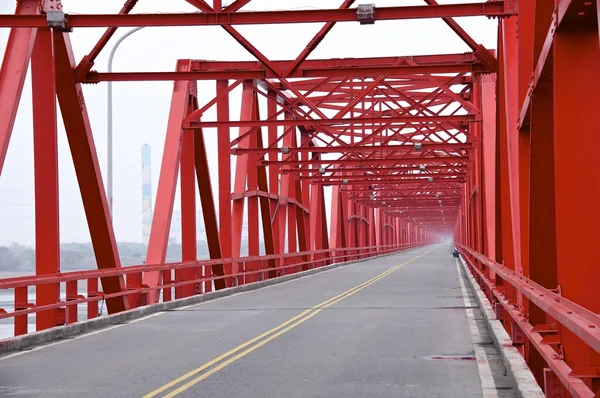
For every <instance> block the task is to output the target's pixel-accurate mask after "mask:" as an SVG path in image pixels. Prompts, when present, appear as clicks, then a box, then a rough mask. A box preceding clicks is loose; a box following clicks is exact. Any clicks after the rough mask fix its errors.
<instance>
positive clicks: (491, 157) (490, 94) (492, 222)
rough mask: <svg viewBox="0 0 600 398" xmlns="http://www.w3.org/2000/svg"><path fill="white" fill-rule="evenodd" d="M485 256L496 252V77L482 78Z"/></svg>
mask: <svg viewBox="0 0 600 398" xmlns="http://www.w3.org/2000/svg"><path fill="white" fill-rule="evenodd" d="M481 79H482V82H481V112H482V114H483V123H482V137H481V139H482V176H483V224H484V228H485V231H484V242H483V250H484V254H485V255H486V256H488V257H490V258H493V257H494V255H495V251H496V246H495V244H496V215H495V213H496V75H494V74H489V75H482V76H481Z"/></svg>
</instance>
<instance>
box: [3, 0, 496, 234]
mask: <svg viewBox="0 0 600 398" xmlns="http://www.w3.org/2000/svg"><path fill="white" fill-rule="evenodd" d="M472 1H475V0H471V1H469V0H467V1H441V0H440V1H438V2H439V3H443V4H445V3H461V2H463V3H464V2H472ZM209 2H210V1H209ZM229 2H230V1H229V0H224V4H229ZM341 2H342V1H341V0H287V1H285V2H284V1H281V0H253V1H252V2H251V3H250V4H248V5H247V6H246V7H245V8H244V9H243V10H281V9H317V8H337V7H338V6H339V4H341ZM357 3H362V2H361V1H359V2H357ZM369 3H374V4H375V5H376V7H385V6H398V5H402V6H404V5H407V6H408V5H423V4H425V3H424V1H420V0H387V1H383V0H371V1H369ZM62 4H63V9H64V11H65V12H68V13H71V14H75V13H78V14H92V13H94V14H95V13H115V12H117V11H118V10H119V9H120V8H121V6H122V4H123V1H122V0H104V1H101V2H90V1H81V0H62ZM282 4H285V6H283V5H282ZM13 7H14V1H1V2H0V13H12V12H13ZM194 10H195V9H194V8H193V7H191V6H189V5H188V4H187V3H186V2H185V1H184V0H169V1H166V0H139V2H138V5H137V6H136V7H135V8H134V10H133V12H134V13H162V12H190V11H194ZM456 20H457V21H458V22H459V23H460V24H461V26H462V27H463V28H464V29H465V30H466V31H467V32H468V33H469V34H471V36H472V37H474V38H475V40H476V41H478V42H479V43H481V44H483V45H484V46H486V47H487V48H488V49H492V48H495V47H496V23H497V21H496V20H494V19H487V18H484V17H475V18H457V19H456ZM321 26H322V25H321V24H294V25H273V26H256V25H252V26H240V27H238V30H239V31H240V32H241V33H242V34H243V35H244V36H245V37H246V38H247V39H248V40H250V41H251V42H252V43H253V44H254V45H255V47H257V48H258V49H259V50H260V51H261V52H262V53H263V54H265V55H266V56H267V57H268V58H269V59H271V60H278V59H294V58H296V56H297V55H298V53H300V51H301V50H302V49H303V48H304V46H305V45H306V44H307V43H308V42H309V41H310V39H311V38H312V37H313V36H314V34H315V33H316V32H317V31H318V30H319V29H320V27H321ZM128 30H129V28H121V29H119V30H118V31H117V33H116V35H115V36H114V37H113V39H111V41H110V42H109V44H108V46H107V47H106V48H105V50H104V51H103V52H102V53H101V54H100V56H99V57H98V59H97V60H96V65H95V67H94V69H96V70H98V71H106V70H107V60H108V54H109V52H110V49H111V48H112V46H113V45H114V43H115V42H116V41H117V40H118V38H119V37H121V35H123V34H125V33H126V32H127V31H128ZM103 31H104V29H96V28H81V29H76V30H74V32H73V33H71V41H72V43H73V47H74V52H75V56H76V58H77V60H78V61H79V60H80V59H81V58H82V57H83V56H84V55H86V54H87V53H88V52H89V51H90V50H91V48H92V47H93V46H94V44H95V43H96V42H97V40H98V39H99V37H100V36H101V34H102V33H103ZM8 34H9V31H8V29H3V28H0V59H1V58H3V56H4V48H5V46H6V42H7V39H8ZM467 51H469V48H468V47H467V46H466V45H465V44H464V43H463V42H462V41H461V40H460V38H458V36H456V35H455V34H454V32H452V31H451V30H450V28H448V27H447V26H446V25H445V23H444V22H443V21H442V20H433V19H428V20H403V21H378V22H376V23H375V24H374V25H362V26H361V25H359V24H358V23H356V22H348V23H338V24H337V25H336V26H335V27H334V28H333V30H332V31H331V32H330V33H329V35H328V36H327V37H326V38H325V40H324V41H323V42H322V43H321V44H320V45H319V47H317V49H316V50H315V51H314V52H313V53H312V54H311V56H310V57H309V59H322V58H334V57H374V56H403V55H421V54H442V53H460V52H467ZM182 58H185V59H190V58H191V59H209V60H254V58H253V57H252V56H251V55H250V54H248V53H247V52H246V51H245V50H244V49H243V48H242V47H241V46H240V45H239V44H238V43H237V42H235V41H234V40H233V39H232V38H231V37H230V36H229V35H228V34H227V33H226V32H225V31H224V30H223V29H222V28H221V27H185V28H178V27H175V28H171V27H169V28H162V27H159V28H144V29H142V30H140V31H139V32H136V33H134V34H133V35H132V36H130V37H129V38H127V39H126V40H125V41H123V43H122V44H121V46H120V47H119V49H118V50H117V52H116V55H115V58H114V63H113V71H115V72H128V71H172V70H173V69H174V67H175V64H176V61H177V59H182ZM214 86H215V84H214V82H200V83H199V85H198V87H199V95H200V103H201V104H204V103H206V102H207V101H209V100H210V99H211V98H212V97H213V96H214V94H215V87H214ZM172 88H173V83H172V82H116V83H113V93H114V94H113V112H114V128H113V131H114V141H113V142H114V144H113V145H114V212H113V223H114V228H115V235H116V238H117V240H118V241H129V242H142V181H141V178H142V177H141V176H142V171H141V164H142V162H141V146H142V145H143V144H149V145H150V146H151V150H152V188H153V194H154V195H153V197H155V195H156V188H157V183H158V175H159V172H160V162H161V157H162V146H163V144H164V139H165V132H166V124H167V118H168V113H169V105H170V98H171V91H172ZM240 93H241V91H240V90H236V91H234V92H233V93H232V97H231V100H230V102H231V111H230V112H231V114H230V117H231V120H239V108H240V103H239V97H240ZM84 95H85V99H86V103H87V107H88V112H89V117H90V121H91V126H92V131H93V135H94V140H95V144H96V148H97V151H98V157H99V160H100V166H101V169H102V173H103V177H104V180H105V185H106V130H107V129H106V112H107V84H106V83H101V84H96V85H85V86H84ZM263 105H264V104H263ZM262 109H263V111H262V115H263V117H264V114H265V112H266V107H263V108H262ZM204 120H207V121H210V120H215V113H214V110H211V111H209V112H207V113H206V116H205V119H204ZM58 127H59V131H58V135H59V183H60V187H59V191H60V202H61V205H60V231H61V241H62V242H89V241H90V237H89V232H88V229H87V223H86V220H85V215H84V212H83V206H82V202H81V196H80V194H79V188H78V186H77V180H76V177H75V172H74V169H73V165H72V161H71V156H70V153H69V148H68V145H67V141H66V137H65V134H64V128H63V126H62V121H61V120H60V115H59V124H58ZM205 134H206V143H207V146H208V148H209V149H210V148H216V134H217V133H216V130H215V129H206V130H205ZM236 134H237V129H232V130H231V136H232V137H234V136H236ZM232 161H233V162H234V160H232ZM216 163H217V158H216V150H212V151H211V150H209V164H211V170H210V171H211V175H212V181H213V189H214V190H215V191H216V190H217V183H216V181H217V180H216V178H217V168H216ZM33 185H34V180H33V140H32V110H31V80H30V77H29V76H28V78H27V80H26V82H25V88H24V91H23V95H22V98H21V103H20V106H19V112H18V115H17V119H16V122H15V126H14V130H13V135H12V138H11V142H10V145H9V149H8V154H7V158H6V163H5V165H4V170H3V172H2V175H0V245H6V244H10V243H12V242H18V243H21V244H25V245H33V244H34V243H35V233H34V194H33ZM215 197H216V196H215ZM175 203H176V204H175V210H178V209H179V202H178V199H176V202H175Z"/></svg>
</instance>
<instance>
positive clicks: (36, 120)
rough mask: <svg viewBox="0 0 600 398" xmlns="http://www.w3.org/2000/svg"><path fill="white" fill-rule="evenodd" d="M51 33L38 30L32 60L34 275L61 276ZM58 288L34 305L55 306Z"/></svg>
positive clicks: (41, 317)
mask: <svg viewBox="0 0 600 398" xmlns="http://www.w3.org/2000/svg"><path fill="white" fill-rule="evenodd" d="M52 34H53V33H52V31H51V30H50V29H49V28H40V29H38V32H37V36H36V39H35V45H34V47H33V54H32V58H31V80H32V88H33V150H34V172H35V273H36V275H43V274H52V275H54V274H57V273H58V272H60V236H59V216H58V209H59V206H58V138H57V127H56V88H55V85H54V82H55V71H54V54H53V42H52ZM58 300H59V285H58V284H57V283H56V284H49V285H41V286H37V287H36V305H37V306H43V305H50V304H56V303H57V302H58ZM58 322H59V317H58V310H56V309H55V310H48V311H42V312H39V313H38V314H37V317H36V330H43V329H48V328H51V327H54V326H57V325H58Z"/></svg>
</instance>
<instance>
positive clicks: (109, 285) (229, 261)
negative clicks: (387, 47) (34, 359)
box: [0, 0, 600, 397]
mask: <svg viewBox="0 0 600 398" xmlns="http://www.w3.org/2000/svg"><path fill="white" fill-rule="evenodd" d="M142 1H143V0H140V2H142ZM136 3H138V1H135V0H133V1H127V2H126V3H125V5H124V6H123V8H122V9H121V10H120V11H119V12H118V13H116V14H112V15H80V14H77V15H75V14H73V15H69V14H68V13H67V12H66V10H63V9H62V6H61V2H60V1H59V0H17V2H16V10H15V12H14V14H12V15H1V16H0V27H9V28H11V32H10V36H9V40H8V46H7V48H6V51H5V56H4V61H3V64H2V69H1V72H0V172H1V171H2V166H3V163H4V159H5V157H6V153H7V149H8V144H9V141H10V137H11V133H12V128H13V124H14V121H15V117H16V113H17V108H18V105H19V101H20V96H21V92H22V89H23V85H24V81H25V75H26V71H27V68H28V65H29V64H31V71H32V89H33V114H34V121H33V122H34V159H35V199H36V207H35V226H36V242H37V243H36V275H35V276H32V277H23V278H12V279H2V280H0V289H11V290H13V291H14V295H15V308H14V309H0V319H1V318H10V319H13V321H14V330H15V335H21V334H25V333H27V318H28V315H29V314H32V313H36V314H37V317H36V324H37V329H38V330H42V329H46V328H51V327H56V326H59V325H64V324H69V323H73V322H76V321H77V306H78V305H82V304H86V305H87V306H88V318H91V317H95V316H97V315H98V301H100V300H106V303H107V307H108V310H109V312H110V313H116V312H120V311H125V310H128V309H131V308H134V307H138V306H141V305H148V304H154V303H157V302H158V301H160V300H162V301H168V300H171V299H172V298H173V292H174V298H182V297H187V296H191V295H194V294H202V293H204V292H208V291H210V290H211V289H213V288H215V289H223V288H226V287H229V286H234V285H239V284H244V283H251V282H255V281H258V280H263V279H268V278H276V277H279V276H281V275H285V274H289V273H294V272H298V271H302V270H306V269H309V268H313V267H319V266H323V265H327V264H331V263H334V262H340V261H347V260H353V259H362V258H366V257H369V256H373V255H375V254H382V253H391V252H394V251H398V250H403V249H406V248H409V247H414V246H417V245H425V244H429V243H434V242H438V241H440V240H441V239H442V238H443V237H450V236H452V235H453V236H454V241H455V245H456V247H457V248H459V250H460V251H461V253H462V255H463V257H464V259H465V260H466V262H467V263H468V265H469V267H470V269H471V271H472V274H473V275H474V277H475V278H476V280H477V281H478V282H479V284H480V285H481V287H482V289H483V290H484V292H485V294H486V295H487V296H488V299H489V300H490V301H491V302H492V303H493V304H494V310H495V311H496V315H497V318H498V319H500V320H501V321H502V322H503V324H504V326H505V328H506V330H507V332H508V334H509V336H510V337H511V339H512V342H513V344H514V345H515V346H516V347H518V349H519V351H520V352H521V353H522V355H523V356H524V358H525V359H526V361H527V363H528V365H529V366H530V368H531V370H532V372H533V373H534V375H535V377H536V378H537V380H538V382H539V383H540V385H541V386H542V387H543V388H544V390H545V392H546V395H547V396H553V397H556V396H557V397H568V396H573V397H594V396H598V395H595V394H598V393H599V391H600V355H599V353H600V317H599V316H598V313H600V298H599V296H598V294H597V288H598V286H599V285H600V268H599V266H598V264H599V263H600V255H599V254H598V253H599V252H598V250H597V249H596V248H595V244H596V242H597V241H599V240H600V229H599V228H598V225H600V208H599V207H598V205H597V198H598V197H599V196H600V191H599V189H600V188H599V187H600V184H598V181H597V173H593V170H595V169H596V168H597V164H596V159H595V156H596V153H597V151H598V150H599V149H600V135H599V134H598V133H599V132H600V112H598V107H599V105H600V103H599V102H598V95H597V93H598V91H600V80H599V79H597V78H596V77H595V76H596V75H597V74H598V71H600V50H599V48H600V45H599V34H598V23H599V22H598V18H599V14H600V12H599V9H600V3H599V2H597V1H584V0H554V1H553V0H547V1H542V0H530V1H524V0H522V1H520V2H517V1H515V0H504V1H502V0H493V1H492V0H490V1H486V2H473V3H461V4H438V3H437V2H436V1H435V0H425V1H424V4H423V5H422V6H405V7H403V6H397V7H383V8H379V7H375V6H373V5H370V4H367V5H364V4H358V5H357V4H355V3H356V2H355V1H353V0H345V1H343V3H342V4H341V5H340V7H339V8H338V9H323V10H308V11H307V10H295V11H292V10H290V11H244V7H245V6H246V5H247V4H248V3H251V1H250V0H235V1H234V2H233V3H232V4H231V5H229V6H227V7H223V6H222V3H221V0H214V2H213V3H212V4H208V3H206V2H205V1H204V0H187V3H189V4H192V5H193V6H195V7H196V8H197V9H198V12H195V13H185V14H133V13H131V12H132V10H133V9H134V7H135V5H136ZM465 16H486V17H489V18H497V19H498V46H497V49H496V50H489V49H486V48H485V47H483V46H482V45H480V44H478V43H477V42H476V41H475V40H474V39H473V38H471V37H470V36H469V35H468V34H467V33H466V31H465V30H464V29H462V28H461V26H460V25H459V24H458V23H457V22H456V21H455V20H454V19H453V18H456V17H465ZM422 18H441V19H443V21H444V22H445V23H446V24H447V25H448V26H449V27H450V28H451V29H452V30H453V31H454V32H455V33H456V34H457V35H458V37H460V38H461V39H462V40H463V41H464V42H465V43H466V44H467V46H468V47H469V48H470V49H471V51H469V52H466V53H462V54H436V55H419V56H410V54H399V55H398V56H394V57H379V58H343V59H308V58H309V57H310V56H311V54H312V53H313V51H314V50H315V48H316V47H317V46H318V45H319V43H321V41H322V40H323V39H324V38H325V36H326V35H327V34H328V33H329V32H330V31H331V29H332V28H333V27H334V26H335V24H336V23H342V22H348V23H355V24H358V23H360V24H374V23H377V22H378V21H382V20H400V19H422ZM307 22H320V23H322V24H323V25H322V28H321V29H320V31H319V32H318V33H317V34H316V35H315V36H314V37H313V38H312V39H310V40H308V44H307V45H306V47H305V48H304V49H303V50H302V51H301V52H300V53H299V54H298V55H297V57H296V58H295V59H290V60H276V61H275V60H270V59H269V58H267V57H266V56H265V55H263V54H262V53H261V52H260V51H259V50H258V49H257V48H256V47H255V46H254V45H253V44H252V43H251V42H250V41H249V40H248V39H246V38H245V37H244V36H243V35H242V34H241V33H240V32H239V31H238V30H237V29H236V26H238V25H249V24H262V25H265V24H280V23H307ZM200 25H217V26H221V27H222V28H223V29H224V30H225V31H227V33H228V34H229V35H230V36H231V37H233V38H234V39H235V40H236V41H237V42H238V43H239V44H240V45H241V46H242V47H243V48H244V49H245V50H247V51H248V53H250V54H251V55H252V56H253V57H254V58H255V59H256V61H239V62H232V61H208V60H193V59H182V60H179V61H178V62H177V65H176V69H175V70H174V71H163V72H129V73H114V72H103V71H97V70H95V68H94V62H95V60H96V58H97V57H98V55H99V53H100V52H101V51H102V50H103V49H104V47H105V46H106V44H107V43H108V41H109V40H110V39H111V37H112V36H113V35H114V34H115V32H116V30H117V28H118V27H125V26H136V27H137V26H200ZM80 27H106V28H107V29H106V32H105V33H104V35H103V36H102V38H101V39H100V41H99V42H98V43H97V44H96V45H95V46H94V47H93V48H92V49H91V51H90V52H89V54H88V55H86V56H85V57H83V58H82V59H80V60H78V59H75V57H74V55H73V51H72V47H71V44H70V41H69V37H70V36H71V35H72V34H77V33H76V31H77V28H80ZM72 31H74V33H71V32H72ZM157 80H167V81H173V82H174V85H173V94H172V100H171V108H170V110H169V120H168V125H167V129H166V136H165V144H164V149H163V158H162V166H161V171H160V178H159V183H158V193H157V197H156V204H155V212H154V216H153V221H152V230H151V236H150V241H149V246H148V252H147V254H146V262H145V264H146V265H144V266H142V265H139V266H133V267H121V264H120V259H119V253H118V250H117V245H116V242H115V237H114V232H113V229H112V225H111V222H110V214H109V210H108V205H107V199H106V195H105V190H104V185H103V181H102V177H101V173H100V168H99V164H98V158H97V152H96V149H95V145H94V140H93V135H92V131H91V127H90V123H89V119H88V115H87V108H86V104H85V99H84V95H83V92H82V88H81V87H82V85H83V84H87V83H99V82H106V81H157ZM199 80H211V81H214V84H215V85H216V90H217V91H216V93H217V94H216V96H215V97H214V98H213V99H211V100H210V101H208V102H206V103H202V102H201V101H200V98H199V95H198V92H197V86H196V82H197V81H199ZM240 88H241V93H242V94H241V95H242V97H241V112H240V116H239V119H235V120H231V119H230V116H229V115H230V112H229V110H230V108H229V102H230V98H231V96H232V95H233V94H232V93H233V92H234V90H236V89H238V90H239V89H240ZM57 99H58V102H57V101H56V100H57ZM265 100H266V101H265ZM265 102H266V109H261V106H260V104H264V103H265ZM57 103H58V107H59V109H57V108H56V104H57ZM211 108H216V115H217V117H216V120H210V119H209V118H208V117H206V116H205V115H206V113H207V111H208V110H209V109H211ZM59 111H60V112H61V114H62V117H63V120H64V124H65V129H66V133H67V138H68V142H69V146H70V150H71V154H72V157H73V164H74V166H75V171H76V174H77V179H78V182H79V187H80V191H81V195H82V197H83V203H84V206H85V213H86V217H87V222H88V225H89V230H90V234H91V238H92V243H93V248H94V252H95V255H96V259H97V263H98V265H99V269H98V270H92V271H83V272H67V273H61V272H60V253H59V232H58V231H59V217H58V216H59V203H58V177H59V176H58V167H57V164H58V151H57V113H58V112H59ZM207 128H216V129H217V131H218V145H217V147H216V148H207V145H206V142H205V135H204V134H205V133H204V129H207ZM232 128H234V129H236V130H239V135H238V136H237V138H235V139H234V140H230V131H232V130H231V129H232ZM236 130H234V131H236ZM208 151H216V152H218V165H217V166H218V180H217V181H211V176H210V173H209V164H208V160H207V159H208V158H207V152H208ZM231 159H235V163H234V165H233V167H232V163H231V162H230V161H231ZM232 174H233V175H234V176H235V177H234V182H233V184H232V183H231V176H232ZM178 180H180V184H181V186H180V189H181V213H182V247H183V254H182V259H181V262H180V263H176V264H166V263H165V259H166V252H167V243H168V235H169V228H170V225H171V217H172V213H173V207H174V202H175V191H176V188H177V184H178ZM213 186H215V187H217V189H216V192H218V195H217V197H214V196H213ZM197 195H200V198H201V204H202V212H203V215H204V224H205V227H206V235H207V236H206V238H207V241H208V246H209V251H210V257H211V259H210V260H198V259H197V253H196V241H197V235H196V229H195V225H196V221H195V219H194V218H195V214H196V209H195V207H196V196H197ZM217 209H219V211H218V212H217ZM244 215H247V225H248V256H246V257H241V242H242V227H243V224H244ZM259 237H262V240H263V242H264V247H263V250H264V253H265V254H263V255H261V254H260V253H261V250H260V249H261V248H260V239H259ZM98 280H100V282H101V285H102V289H99V286H98ZM78 281H87V285H88V292H87V295H79V294H78V292H77V282H78ZM61 284H64V285H66V290H67V297H66V301H61V298H60V295H59V286H60V285H61ZM32 286H35V287H36V301H35V303H29V302H28V299H27V292H28V290H27V289H28V288H29V287H32ZM161 293H162V294H161Z"/></svg>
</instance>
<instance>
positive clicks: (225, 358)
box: [144, 250, 431, 398]
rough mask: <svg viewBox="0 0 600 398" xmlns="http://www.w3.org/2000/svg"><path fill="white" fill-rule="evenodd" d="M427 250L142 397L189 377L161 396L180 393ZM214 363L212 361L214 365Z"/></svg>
mask: <svg viewBox="0 0 600 398" xmlns="http://www.w3.org/2000/svg"><path fill="white" fill-rule="evenodd" d="M430 251H431V250H429V251H427V252H425V253H423V254H420V255H418V256H416V257H413V258H411V259H410V260H408V261H405V262H403V263H402V264H398V265H396V266H394V267H392V268H390V269H389V270H387V271H385V272H383V273H381V274H379V275H377V276H376V277H374V278H372V279H369V280H368V281H366V282H364V283H361V284H360V285H358V286H355V287H353V288H352V289H349V290H346V291H345V292H344V293H341V294H338V295H337V296H335V297H332V298H330V299H329V300H327V301H324V302H322V303H320V304H317V305H315V306H314V307H312V308H310V309H308V310H306V311H304V312H302V313H300V314H298V315H296V316H295V317H293V318H291V319H289V320H287V321H286V322H284V323H282V324H281V325H279V326H276V327H274V328H273V329H271V330H268V331H266V332H264V333H263V334H261V335H259V336H256V337H255V338H253V339H252V340H249V341H247V342H245V343H243V344H241V345H239V346H237V347H235V348H234V349H232V350H230V351H227V352H226V353H225V354H223V355H221V356H218V357H216V358H215V359H213V360H211V361H209V362H207V363H205V364H204V365H202V366H200V367H198V368H196V369H194V370H192V371H190V372H188V373H186V374H184V375H183V376H181V377H178V378H176V379H174V380H173V381H171V382H169V383H167V384H165V385H164V386H162V387H159V388H157V389H156V390H154V391H152V392H150V393H148V394H146V395H144V398H151V397H155V396H157V395H159V394H161V393H163V392H165V391H167V390H169V389H171V388H173V387H175V386H177V385H179V384H181V383H183V382H184V381H186V380H188V379H191V380H189V381H187V383H185V384H183V385H181V386H180V387H178V388H177V389H174V390H172V391H171V392H170V393H168V394H166V395H164V397H165V398H171V397H174V396H176V395H178V394H180V393H182V392H183V391H185V390H188V389H189V388H190V387H192V386H193V385H195V384H197V383H199V382H201V381H202V380H204V379H206V378H207V377H209V376H210V375H212V374H214V373H216V372H218V371H219V370H221V369H223V368H224V367H226V366H228V365H230V364H231V363H233V362H235V361H237V360H238V359H240V358H242V357H244V356H246V355H248V354H249V353H251V352H252V351H254V350H256V349H258V348H260V347H262V346H263V345H265V344H267V343H268V342H270V341H271V340H274V339H276V338H277V337H279V336H281V335H282V334H284V333H286V332H288V331H290V330H291V329H293V328H295V327H296V326H298V325H300V324H301V323H304V322H306V321H307V320H309V319H310V318H312V317H313V316H315V315H317V314H318V313H319V312H321V311H323V310H324V309H325V308H328V307H331V306H332V305H334V304H336V303H339V302H340V301H342V300H344V299H345V298H347V297H350V296H351V295H353V294H355V293H357V292H359V291H361V290H362V289H365V288H366V287H368V286H371V285H372V284H373V283H375V282H377V281H378V280H380V279H383V278H385V277H386V276H388V275H390V274H391V273H392V272H394V271H396V270H397V269H399V268H401V267H403V266H405V265H407V264H409V263H411V262H413V261H416V260H418V259H420V258H421V257H423V256H425V255H426V254H428V253H429V252H430ZM214 365H216V366H214ZM213 366H214V367H213ZM211 367H212V368H211ZM209 368H211V369H210V370H208V371H206V372H204V371H205V370H207V369H209ZM194 376H196V377H194Z"/></svg>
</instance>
